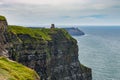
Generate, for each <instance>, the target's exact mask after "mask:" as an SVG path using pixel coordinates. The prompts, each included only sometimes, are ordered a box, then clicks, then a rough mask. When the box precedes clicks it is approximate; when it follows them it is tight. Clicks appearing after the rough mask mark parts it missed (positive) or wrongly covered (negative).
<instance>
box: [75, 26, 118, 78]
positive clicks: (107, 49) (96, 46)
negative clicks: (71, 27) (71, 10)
mask: <svg viewBox="0 0 120 80" xmlns="http://www.w3.org/2000/svg"><path fill="white" fill-rule="evenodd" d="M79 28H80V29H81V30H82V31H83V32H85V35H84V36H74V38H76V39H77V41H78V46H79V60H80V62H81V63H82V64H84V65H85V66H87V67H90V68H91V69H92V77H93V80H120V27H118V26H117V27H115V26H112V27H111V26H107V27H102V26H99V27H89V26H88V27H79Z"/></svg>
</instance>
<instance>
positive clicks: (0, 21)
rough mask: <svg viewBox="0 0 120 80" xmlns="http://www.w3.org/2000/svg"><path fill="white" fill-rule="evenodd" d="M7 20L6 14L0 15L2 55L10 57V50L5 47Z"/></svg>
mask: <svg viewBox="0 0 120 80" xmlns="http://www.w3.org/2000/svg"><path fill="white" fill-rule="evenodd" d="M7 26H8V25H7V21H6V19H5V17H4V16H0V56H5V57H8V52H7V50H6V49H5V45H6V39H5V36H4V35H5V33H6V30H7Z"/></svg>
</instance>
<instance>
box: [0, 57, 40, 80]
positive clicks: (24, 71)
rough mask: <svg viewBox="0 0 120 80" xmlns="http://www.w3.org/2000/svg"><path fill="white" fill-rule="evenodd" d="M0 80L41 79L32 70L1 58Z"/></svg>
mask: <svg viewBox="0 0 120 80" xmlns="http://www.w3.org/2000/svg"><path fill="white" fill-rule="evenodd" d="M0 80H39V77H38V75H37V74H36V72H35V71H33V70H32V69H29V68H27V67H25V66H23V65H22V64H19V63H17V62H14V61H11V60H8V59H6V58H4V57H0Z"/></svg>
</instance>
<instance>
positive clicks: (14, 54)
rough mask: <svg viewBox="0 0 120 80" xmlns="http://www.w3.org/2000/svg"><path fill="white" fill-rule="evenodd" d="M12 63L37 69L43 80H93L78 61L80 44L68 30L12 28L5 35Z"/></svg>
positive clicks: (88, 69)
mask: <svg viewBox="0 0 120 80" xmlns="http://www.w3.org/2000/svg"><path fill="white" fill-rule="evenodd" d="M4 36H5V40H6V42H7V46H6V47H5V49H6V50H7V51H8V55H9V58H10V59H11V60H14V61H17V62H19V63H22V64H23V65H25V66H27V67H29V68H32V69H34V70H35V71H36V72H37V73H38V75H39V76H40V78H41V80H92V73H91V69H90V68H87V67H85V66H83V65H82V64H80V62H79V60H78V46H77V41H76V40H75V39H73V38H72V37H71V36H70V35H69V34H68V32H67V31H66V30H64V29H57V28H51V29H46V28H40V29H33V28H26V27H22V26H14V25H11V26H8V28H7V31H6V34H4Z"/></svg>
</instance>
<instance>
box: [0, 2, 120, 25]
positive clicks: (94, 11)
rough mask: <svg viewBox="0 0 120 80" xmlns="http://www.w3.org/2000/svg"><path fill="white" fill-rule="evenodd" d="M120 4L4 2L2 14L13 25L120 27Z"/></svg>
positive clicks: (1, 4)
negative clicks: (96, 25)
mask: <svg viewBox="0 0 120 80" xmlns="http://www.w3.org/2000/svg"><path fill="white" fill-rule="evenodd" d="M108 2H109V3H108ZM119 4H120V1H119V0H114V1H113V0H104V1H103V0H102V1H100V0H0V13H1V15H2V14H3V15H5V16H6V17H7V18H8V22H9V23H10V24H32V23H33V24H46V23H47V24H50V23H58V24H69V23H71V24H82V23H84V24H85V23H86V24H88V23H92V24H94V23H100V24H101V22H103V21H104V23H105V22H106V23H109V22H110V23H111V22H112V23H118V22H119V21H120V17H119V14H120V9H119Z"/></svg>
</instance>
